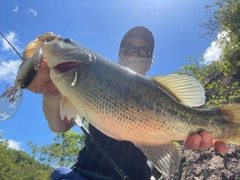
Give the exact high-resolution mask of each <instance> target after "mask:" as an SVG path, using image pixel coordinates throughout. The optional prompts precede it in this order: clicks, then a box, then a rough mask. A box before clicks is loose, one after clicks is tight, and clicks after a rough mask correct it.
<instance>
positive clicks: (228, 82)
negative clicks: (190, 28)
mask: <svg viewBox="0 0 240 180" xmlns="http://www.w3.org/2000/svg"><path fill="white" fill-rule="evenodd" d="M211 8H213V9H214V10H215V11H214V12H212V11H211V10H210V9H211ZM206 9H207V17H208V20H207V22H206V23H203V24H202V25H201V26H202V27H203V28H205V29H206V30H207V33H206V34H205V35H207V34H208V35H213V34H216V33H222V36H221V38H220V39H219V42H218V43H219V44H218V45H219V47H220V48H221V49H222V52H221V54H220V58H219V60H218V61H213V62H212V63H211V64H204V63H202V62H203V60H202V59H200V61H199V62H196V60H195V58H188V60H191V61H192V62H191V63H190V65H188V66H184V67H183V68H182V69H181V70H180V71H178V72H180V73H185V74H190V75H192V76H194V77H196V78H197V79H198V80H199V82H201V83H202V85H203V86H204V88H205V90H206V95H207V99H206V104H207V105H208V106H212V105H219V104H227V103H232V102H235V101H237V100H239V97H240V85H239V82H240V63H239V62H240V61H239V60H240V31H239V29H240V16H239V14H240V1H236V0H217V1H215V3H213V4H212V5H207V6H206Z"/></svg>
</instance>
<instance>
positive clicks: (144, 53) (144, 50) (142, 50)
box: [138, 46, 150, 58]
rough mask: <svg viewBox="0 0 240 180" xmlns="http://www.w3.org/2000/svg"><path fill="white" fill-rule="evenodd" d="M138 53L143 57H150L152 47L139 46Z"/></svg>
mask: <svg viewBox="0 0 240 180" xmlns="http://www.w3.org/2000/svg"><path fill="white" fill-rule="evenodd" d="M138 54H139V55H140V56H141V57H144V58H148V57H150V49H149V48H147V47H146V46H141V47H138Z"/></svg>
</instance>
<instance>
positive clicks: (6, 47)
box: [0, 31, 21, 52]
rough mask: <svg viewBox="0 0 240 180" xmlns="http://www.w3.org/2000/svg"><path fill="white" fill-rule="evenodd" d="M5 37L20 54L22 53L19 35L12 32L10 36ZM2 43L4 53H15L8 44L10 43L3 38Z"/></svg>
mask: <svg viewBox="0 0 240 180" xmlns="http://www.w3.org/2000/svg"><path fill="white" fill-rule="evenodd" d="M5 37H6V39H7V40H8V41H9V42H10V43H11V44H12V45H13V47H14V48H15V49H16V50H17V51H18V52H21V49H20V48H19V47H18V46H17V43H18V38H17V37H18V35H17V34H16V33H15V32H13V31H10V32H9V34H6V35H5ZM0 42H1V50H2V51H14V50H13V48H12V47H11V46H10V45H9V44H8V42H7V41H6V40H5V39H4V38H3V37H2V38H0Z"/></svg>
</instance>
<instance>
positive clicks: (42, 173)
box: [0, 133, 53, 180]
mask: <svg viewBox="0 0 240 180" xmlns="http://www.w3.org/2000/svg"><path fill="white" fill-rule="evenodd" d="M0 140H1V141H0V179H3V180H5V179H11V180H26V179H31V180H46V179H49V178H50V174H51V173H52V171H53V168H51V167H50V166H47V165H43V164H40V163H39V162H38V161H36V160H35V159H34V158H32V157H30V156H29V155H28V154H27V153H25V152H23V151H18V150H15V149H11V148H9V147H8V142H7V141H3V140H2V134H1V133H0Z"/></svg>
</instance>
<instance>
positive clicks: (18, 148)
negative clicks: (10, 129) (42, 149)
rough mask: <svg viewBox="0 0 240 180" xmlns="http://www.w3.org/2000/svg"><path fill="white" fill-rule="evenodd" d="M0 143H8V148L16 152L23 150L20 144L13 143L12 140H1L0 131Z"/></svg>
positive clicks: (0, 131) (0, 133)
mask: <svg viewBox="0 0 240 180" xmlns="http://www.w3.org/2000/svg"><path fill="white" fill-rule="evenodd" d="M0 135H1V136H0V141H8V147H9V148H12V149H16V150H23V148H22V147H21V146H22V142H18V141H14V140H12V139H2V135H3V133H2V130H0Z"/></svg>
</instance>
